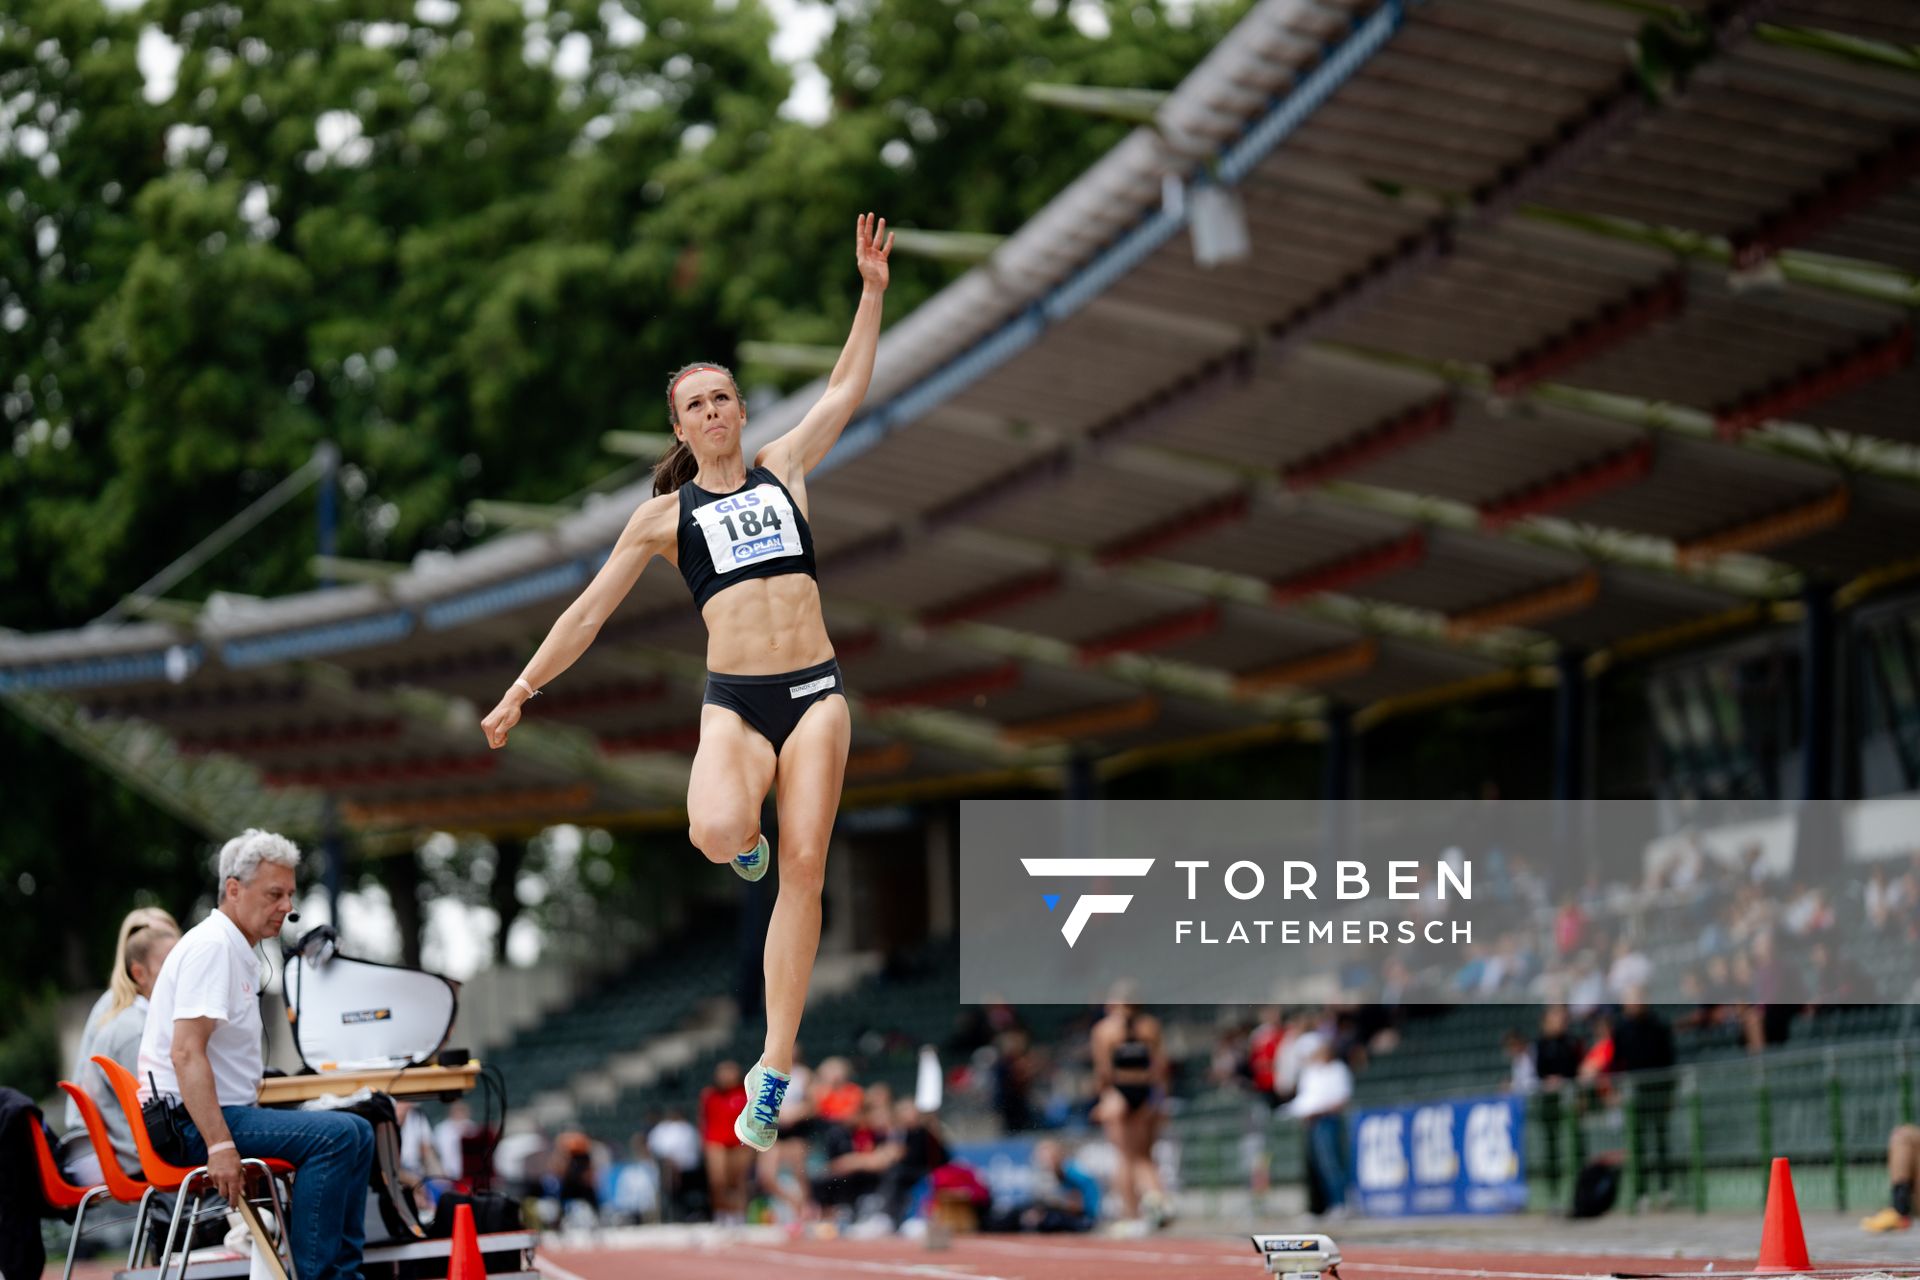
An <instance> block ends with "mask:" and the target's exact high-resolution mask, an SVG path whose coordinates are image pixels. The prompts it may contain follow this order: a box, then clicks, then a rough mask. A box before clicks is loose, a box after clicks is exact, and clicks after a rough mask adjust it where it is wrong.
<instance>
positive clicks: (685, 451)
mask: <svg viewBox="0 0 1920 1280" xmlns="http://www.w3.org/2000/svg"><path fill="white" fill-rule="evenodd" d="M701 369H710V370H712V371H713V372H714V373H724V374H726V375H727V381H728V382H729V383H731V384H732V386H733V398H734V400H735V401H736V402H737V401H738V400H739V399H740V383H739V381H738V380H737V379H736V378H735V377H734V376H733V370H731V369H729V368H727V367H726V366H725V365H721V364H715V363H713V362H712V361H711V360H699V361H695V362H694V363H693V364H689V365H683V366H682V367H680V368H679V369H677V370H675V371H674V375H673V376H672V377H671V378H668V379H667V421H668V422H669V423H671V424H673V425H674V426H679V425H680V407H679V406H678V405H676V404H674V402H673V390H674V388H675V387H677V386H679V385H680V379H682V378H684V377H686V376H687V375H688V374H690V373H694V372H697V371H699V370H701ZM699 471H700V460H699V459H698V458H696V457H694V456H693V450H691V449H689V448H687V442H686V441H685V440H682V439H680V438H679V437H677V436H676V437H675V438H674V441H673V447H672V448H671V449H668V450H667V451H666V452H665V453H663V454H661V455H660V461H658V462H656V463H654V464H653V496H654V497H656V498H657V497H659V496H660V495H661V494H663V493H673V492H674V491H676V490H677V489H679V488H680V486H681V485H683V484H685V483H686V482H687V481H689V480H691V479H693V477H694V476H695V475H697V474H698V473H699Z"/></svg>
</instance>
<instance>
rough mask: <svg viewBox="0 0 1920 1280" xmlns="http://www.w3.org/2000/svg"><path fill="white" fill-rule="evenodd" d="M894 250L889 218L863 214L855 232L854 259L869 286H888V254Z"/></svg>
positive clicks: (863, 279) (881, 287)
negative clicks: (888, 222)
mask: <svg viewBox="0 0 1920 1280" xmlns="http://www.w3.org/2000/svg"><path fill="white" fill-rule="evenodd" d="M892 252H893V233H892V232H890V231H888V230H887V220H886V219H885V218H878V219H876V218H875V217H874V216H873V215H872V214H870V213H863V214H861V215H860V221H859V223H858V225H857V226H856V228H855V230H854V233H853V260H854V262H856V263H857V264H859V267H860V279H861V280H862V281H863V282H864V283H866V284H867V285H868V286H869V287H871V288H874V289H885V288H886V287H887V255H888V254H890V253H892Z"/></svg>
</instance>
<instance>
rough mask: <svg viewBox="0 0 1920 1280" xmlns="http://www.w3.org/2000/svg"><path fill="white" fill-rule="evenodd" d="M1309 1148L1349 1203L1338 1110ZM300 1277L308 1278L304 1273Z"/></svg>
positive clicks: (1310, 1135)
mask: <svg viewBox="0 0 1920 1280" xmlns="http://www.w3.org/2000/svg"><path fill="white" fill-rule="evenodd" d="M1307 1151H1308V1158H1309V1159H1311V1160H1312V1161H1313V1172H1314V1175H1315V1176H1316V1177H1317V1178H1318V1179H1319V1181H1320V1190H1321V1192H1322V1193H1323V1194H1324V1195H1325V1196H1326V1203H1327V1207H1328V1208H1330V1209H1337V1208H1339V1207H1340V1206H1341V1205H1343V1204H1345V1203H1346V1202H1347V1126H1346V1125H1345V1124H1344V1123H1343V1122H1342V1121H1341V1119H1340V1114H1339V1112H1334V1113H1333V1114H1331V1115H1324V1116H1315V1117H1314V1118H1313V1119H1312V1120H1311V1121H1309V1122H1308V1124H1307ZM300 1280H306V1277H305V1276H304V1275H302V1276H301V1278H300Z"/></svg>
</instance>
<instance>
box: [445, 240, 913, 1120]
mask: <svg viewBox="0 0 1920 1280" xmlns="http://www.w3.org/2000/svg"><path fill="white" fill-rule="evenodd" d="M892 251H893V237H892V236H890V235H889V234H887V223H886V219H884V218H878V219H876V218H875V217H874V216H873V215H872V214H866V215H864V216H862V217H861V218H860V219H859V222H858V225H857V229H856V238H855V242H854V259H855V262H856V264H857V265H858V266H859V269H860V281H861V291H860V308H859V310H858V311H857V312H856V313H855V314H854V318H853V332H852V334H851V335H850V336H849V337H848V338H847V345H846V348H845V350H843V351H842V352H841V353H840V359H839V361H838V363H836V364H835V365H834V367H833V375H832V377H830V378H829V379H828V381H827V389H826V393H825V394H824V395H822V396H821V397H820V400H819V403H817V404H815V405H814V406H813V408H812V409H811V410H809V411H808V413H807V416H806V417H804V418H802V419H801V420H800V424H799V425H798V426H796V427H795V428H794V429H793V430H791V431H789V432H787V433H786V434H785V435H783V436H781V437H780V438H779V439H778V440H775V441H773V442H772V443H770V444H768V445H766V446H765V447H764V448H762V449H761V450H760V451H759V452H758V453H757V454H755V455H754V459H753V464H752V465H751V466H749V465H748V464H747V461H746V457H745V455H744V454H743V452H742V450H741V439H740V438H741V433H742V432H743V431H744V430H745V428H746V425H747V415H746V410H745V409H744V408H743V407H742V405H741V403H740V388H739V386H738V385H737V384H736V383H735V382H734V379H733V375H732V374H731V373H729V372H728V371H727V370H726V369H724V368H722V367H721V366H719V365H715V364H691V365H688V366H687V367H686V368H684V369H681V370H680V371H679V372H678V373H676V374H674V375H673V378H672V380H671V381H670V382H668V384H667V417H668V419H669V420H670V421H671V422H672V424H673V434H674V445H673V447H672V448H671V449H670V450H669V451H668V452H667V454H666V455H665V456H664V457H662V458H661V459H660V463H659V465H658V466H656V467H655V468H654V473H653V492H654V496H653V497H652V498H650V499H649V500H647V501H646V502H643V503H641V504H640V508H639V510H637V511H635V512H634V513H633V518H632V519H631V520H629V521H628V522H627V527H626V529H625V530H624V531H623V532H622V533H621V535H620V541H619V542H618V543H616V544H615V546H614V549H613V554H612V555H611V556H609V557H608V559H607V563H606V565H605V566H604V567H603V568H602V569H601V570H600V572H599V573H598V574H596V575H594V579H593V581H592V582H590V583H588V584H587V588H586V590H584V591H582V592H581V593H580V598H579V599H577V600H575V601H574V602H573V603H572V604H571V605H569V606H568V607H567V610H566V612H565V613H563V614H561V615H560V620H559V621H558V622H556V623H554V624H553V630H552V631H550V632H549V633H548V635H547V638H546V640H545V642H544V643H542V644H541V646H540V649H539V651H538V652H537V653H535V654H534V655H533V659H532V660H531V661H530V662H528V663H527V665H526V669H525V670H523V671H522V672H521V673H520V676H519V678H518V679H516V680H515V681H514V682H513V684H512V686H511V687H510V688H508V690H507V692H506V694H505V695H504V696H503V697H502V698H501V699H500V705H499V706H497V707H495V708H494V709H493V710H492V711H491V712H490V713H489V714H488V715H487V717H486V719H485V720H484V721H482V728H483V729H485V731H486V735H487V742H488V744H489V745H491V746H493V747H500V746H503V745H505V743H506V741H507V732H508V731H509V730H510V729H512V728H513V726H514V725H516V724H518V723H519V721H520V711H521V708H522V707H523V706H524V705H525V704H526V702H527V699H529V698H531V697H533V696H534V695H535V694H537V693H538V692H539V691H540V689H541V687H542V686H544V685H545V684H546V683H547V682H548V681H550V680H552V679H553V678H554V677H555V676H557V675H559V674H560V673H561V672H563V671H565V670H566V669H567V668H568V667H569V666H571V665H573V663H574V662H576V661H577V660H578V659H579V657H580V655H581V654H583V653H585V652H586V651H587V647H588V646H589V645H591V644H592V643H593V640H594V637H595V636H596V635H598V634H599V631H600V627H601V625H602V624H603V623H605V622H606V620H607V618H608V617H609V616H611V615H612V613H613V611H614V609H615V607H617V606H618V605H619V603H620V602H621V601H622V600H623V599H625V598H626V596H627V593H628V592H629V591H631V590H633V584H634V583H635V582H636V581H638V580H639V577H640V571H641V570H642V569H644V568H645V567H646V565H647V563H648V561H650V560H652V559H653V557H654V556H664V557H665V558H667V559H668V560H671V561H673V562H674V563H675V564H677V565H678V566H679V567H680V576H681V577H683V578H685V579H686V582H687V588H688V589H689V590H690V591H692V592H693V600H694V605H695V607H697V608H698V609H699V610H700V616H701V618H702V619H703V620H704V621H705V622H706V624H707V672H708V675H707V688H706V695H705V697H704V699H703V703H704V705H703V706H702V707H701V709H700V746H699V749H698V750H697V751H696V752H695V753H694V757H693V772H692V776H691V777H690V778H689V780H688V783H687V834H688V836H689V837H690V838H691V839H692V841H693V843H694V845H695V846H696V847H697V848H698V849H699V850H700V852H702V853H704V854H706V855H707V858H708V859H709V860H711V861H713V862H724V863H726V864H728V865H730V866H731V867H732V868H733V869H734V871H735V872H737V873H738V874H740V875H741V876H743V877H744V878H746V879H748V880H758V879H760V877H762V876H764V875H765V874H766V872H767V865H768V863H769V862H771V861H772V859H773V851H772V849H771V848H769V847H768V843H767V838H766V836H765V835H764V834H762V832H761V831H760V806H761V803H762V802H763V801H764V800H765V799H766V796H767V791H768V789H769V788H776V789H777V790H776V794H775V797H774V800H775V805H776V807H777V810H778V813H779V822H780V827H779V829H780V891H779V897H778V899H777V900H776V902H775V904H774V908H773V919H772V922H771V923H770V924H769V926H768V928H767V947H766V961H765V963H766V1001H767V1038H766V1044H765V1046H764V1050H763V1052H762V1055H761V1058H760V1061H759V1062H757V1063H755V1064H754V1067H753V1069H752V1070H751V1071H749V1072H748V1073H747V1080H746V1085H747V1106H746V1109H745V1110H744V1111H742V1112H741V1113H740V1118H739V1120H738V1121H737V1122H736V1123H735V1126H734V1129H735V1132H736V1133H738V1134H739V1136H740V1139H741V1141H743V1142H746V1143H748V1144H749V1145H751V1146H753V1147H756V1148H758V1149H759V1150H761V1151H765V1150H767V1149H768V1148H769V1147H771V1146H772V1145H773V1140H774V1136H775V1121H776V1118H777V1117H778V1115H779V1112H780V1102H781V1099H782V1098H783V1097H784V1096H785V1094H786V1089H787V1082H788V1078H789V1073H790V1072H791V1071H792V1070H793V1045H794V1039H795V1037H796V1036H798V1035H799V1031H800V1013H801V1010H802V1009H804V1008H805V1007H806V1003H807V984H808V982H809V981H810V979H811V978H812V976H813V959H814V953H815V952H816V951H817V950H818V949H819V946H820V887H821V884H822V882H823V880H824V878H825V873H826V861H827V840H828V837H829V836H830V835H831V833H832V831H833V818H834V813H835V811H836V810H837V809H838V808H839V806H840V789H841V786H842V784H843V782H844V781H845V774H846V764H847V745H848V742H849V740H850V739H851V737H852V723H851V720H850V718H849V715H848V711H847V700H846V696H845V694H844V692H843V686H842V685H841V681H840V667H839V664H838V663H837V662H835V660H834V654H833V644H832V642H831V641H829V640H828V638H827V628H826V621H825V619H824V617H823V616H822V614H821V609H820V589H819V586H818V584H817V583H816V581H815V575H814V558H813V534H812V532H811V530H810V529H809V528H808V526H807V485H806V478H807V473H808V472H810V471H812V470H813V469H814V468H815V467H816V466H818V465H819V464H820V460H821V459H822V458H824V457H826V456H827V451H828V450H829V449H831V448H832V447H833V444H834V441H835V440H837V439H839V438H840V432H841V430H842V429H843V428H844V427H845V426H846V425H847V422H848V421H849V420H850V419H851V418H852V417H853V413H854V410H855V409H856V408H858V407H859V405H860V401H861V399H862V398H863V397H865V395H866V393H867V383H868V382H869V381H870V380H871V379H872V377H873V356H874V350H875V348H876V347H877V346H878V345H879V341H880V306H881V299H882V297H883V296H884V295H885V293H886V289H887V259H888V256H889V255H890V254H891V253H892Z"/></svg>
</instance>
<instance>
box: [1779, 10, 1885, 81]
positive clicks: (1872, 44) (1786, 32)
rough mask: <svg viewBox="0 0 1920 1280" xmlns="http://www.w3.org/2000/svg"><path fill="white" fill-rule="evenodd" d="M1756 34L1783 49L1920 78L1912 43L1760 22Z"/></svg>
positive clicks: (1815, 28)
mask: <svg viewBox="0 0 1920 1280" xmlns="http://www.w3.org/2000/svg"><path fill="white" fill-rule="evenodd" d="M1753 34H1754V38H1755V39H1757V40H1759V41H1761V42H1763V43H1765V44H1770V45H1775V46H1777V47H1779V48H1783V49H1805V50H1808V51H1810V52H1813V53H1819V54H1825V55H1827V56H1828V57H1833V58H1843V59H1845V60H1847V61H1848V62H1857V63H1861V64H1863V65H1866V66H1872V67H1888V68H1891V69H1892V70H1894V71H1905V72H1908V73H1909V74H1912V75H1920V47H1916V46H1914V45H1910V44H1906V45H1902V44H1894V43H1892V42H1890V41H1886V40H1869V39H1867V38H1866V37H1864V36H1850V35H1846V34H1843V33H1841V32H1838V31H1823V30H1821V29H1820V28H1818V27H1787V26H1777V25H1775V24H1773V23H1770V22H1763V23H1761V24H1760V25H1759V26H1758V27H1756V28H1754V32H1753Z"/></svg>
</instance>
